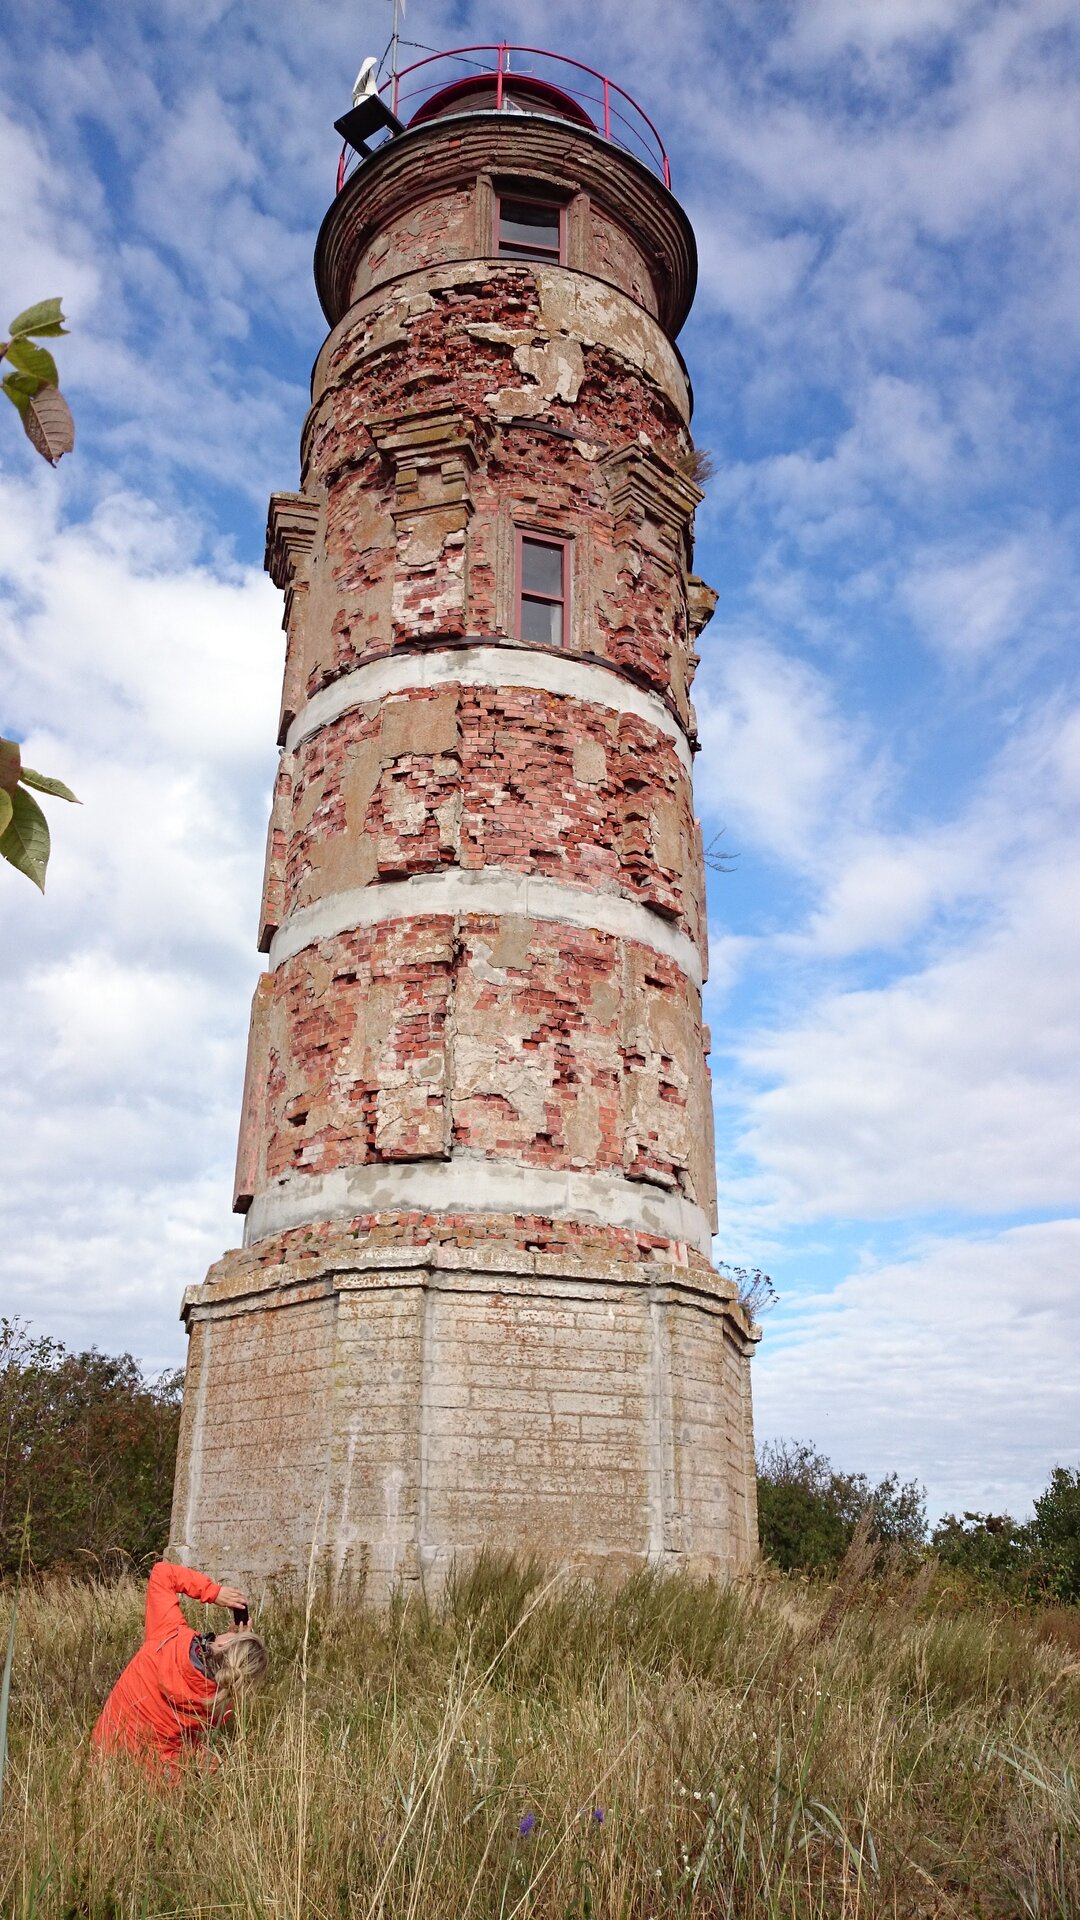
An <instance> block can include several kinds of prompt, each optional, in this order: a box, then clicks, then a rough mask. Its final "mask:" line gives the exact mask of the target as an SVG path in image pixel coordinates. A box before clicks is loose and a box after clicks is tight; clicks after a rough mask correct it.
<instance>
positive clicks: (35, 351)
mask: <svg viewBox="0 0 1080 1920" xmlns="http://www.w3.org/2000/svg"><path fill="white" fill-rule="evenodd" d="M7 357H8V359H9V360H10V362H11V364H12V366H13V367H18V369H19V372H20V373H32V374H34V375H35V376H36V377H37V379H39V380H43V381H44V382H45V385H46V386H48V387H55V386H58V385H59V382H60V375H59V374H58V373H57V371H56V361H55V360H54V359H53V357H52V354H51V353H50V352H49V349H48V347H36V346H35V345H34V342H33V341H32V340H13V341H12V342H11V345H10V346H9V348H8V350H7Z"/></svg>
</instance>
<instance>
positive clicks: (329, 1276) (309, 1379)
mask: <svg viewBox="0 0 1080 1920" xmlns="http://www.w3.org/2000/svg"><path fill="white" fill-rule="evenodd" d="M493 1249H494V1250H495V1251H496V1252H498V1251H499V1249H498V1243H497V1242H487V1243H485V1244H484V1245H483V1247H482V1248H478V1249H475V1250H473V1251H472V1252H470V1251H469V1250H468V1249H461V1250H458V1249H455V1248H452V1247H451V1246H450V1245H448V1244H447V1243H446V1242H445V1241H444V1242H442V1243H440V1244H437V1245H433V1246H429V1247H427V1248H426V1249H425V1248H424V1247H423V1246H422V1245H421V1246H416V1245H413V1246H409V1247H408V1248H407V1249H406V1250H401V1251H399V1252H398V1253H397V1254H396V1256H395V1254H394V1252H393V1250H392V1249H391V1248H390V1247H389V1246H387V1247H384V1248H383V1249H382V1253H381V1262H380V1256H379V1254H378V1252H377V1251H376V1250H375V1249H373V1248H371V1247H370V1246H366V1247H365V1251H364V1254H363V1255H362V1256H361V1257H362V1258H363V1260H364V1262H365V1264H363V1265H361V1264H360V1261H359V1258H358V1256H357V1253H356V1252H355V1251H354V1252H353V1253H352V1256H351V1258H350V1253H349V1249H348V1246H347V1245H346V1244H345V1243H344V1241H343V1240H342V1239H341V1238H340V1237H339V1238H338V1239H337V1241H336V1242H331V1243H330V1244H329V1245H327V1244H326V1243H324V1249H323V1253H322V1256H321V1259H320V1258H316V1257H315V1256H313V1255H312V1254H310V1253H309V1254H308V1255H307V1257H306V1259H305V1260H303V1261H298V1260H297V1258H296V1256H295V1254H294V1255H292V1257H291V1259H290V1257H289V1255H287V1254H286V1264H285V1265H284V1267H271V1268H270V1269H269V1270H268V1269H267V1268H266V1267H265V1266H261V1265H255V1264H251V1263H250V1257H248V1261H247V1262H246V1261H245V1256H232V1257H230V1259H229V1260H228V1261H225V1262H222V1263H221V1264H220V1265H219V1267H218V1268H216V1269H213V1270H212V1272H211V1275H210V1278H209V1280H208V1283H207V1285H206V1286H205V1287H203V1288H201V1289H199V1290H198V1292H197V1294H193V1296H192V1297H191V1300H190V1302H189V1313H190V1316H191V1323H192V1343H193V1344H192V1366H193V1367H195V1366H196V1365H199V1366H200V1367H201V1368H202V1369H203V1371H204V1372H205V1374H206V1375H207V1377H210V1376H211V1375H213V1377H215V1378H217V1379H220V1380H222V1381H226V1380H227V1381H230V1382H231V1383H233V1385H234V1388H235V1390H236V1391H237V1393H238V1394H242V1393H243V1390H244V1389H243V1382H244V1380H245V1379H246V1378H247V1376H248V1374H249V1372H250V1370H251V1369H252V1368H255V1367H257V1368H258V1369H259V1370H260V1375H261V1378H262V1379H263V1380H265V1383H266V1390H265V1391H260V1392H257V1393H256V1395H255V1396H254V1403H253V1404H254V1411H255V1416H256V1421H257V1429H256V1430H257V1433H258V1436H259V1438H258V1457H259V1458H260V1460H262V1461H263V1462H264V1463H265V1462H267V1461H268V1460H269V1459H270V1458H271V1449H273V1456H272V1457H273V1460H274V1464H273V1466H272V1467H271V1468H270V1469H269V1471H268V1476H267V1479H266V1482H265V1484H264V1486H263V1487H262V1488H261V1489H260V1491H259V1494H258V1497H257V1498H256V1500H255V1504H254V1507H253V1509H252V1510H251V1511H250V1512H249V1511H248V1508H247V1500H248V1496H249V1487H250V1481H251V1453H252V1447H253V1440H252V1429H251V1427H250V1426H249V1427H248V1428H247V1429H246V1430H245V1428H244V1426H243V1424H242V1423H241V1422H240V1421H239V1420H238V1419H237V1418H236V1417H235V1416H234V1414H233V1413H232V1412H231V1410H230V1406H229V1404H228V1401H227V1400H226V1398H225V1396H224V1395H223V1394H221V1393H217V1394H206V1393H204V1394H203V1396H202V1398H201V1399H199V1398H198V1397H197V1396H192V1397H190V1398H189V1401H188V1404H187V1406H186V1408H185V1429H184V1438H183V1443H182V1444H183V1449H184V1451H185V1454H190V1453H194V1454H195V1455H196V1456H197V1459H198V1460H199V1461H201V1462H202V1465H201V1468H200V1469H199V1472H200V1473H201V1479H200V1480H199V1483H198V1496H197V1499H196V1501H195V1503H194V1506H195V1509H197V1511H198V1515H199V1517H198V1520H197V1521H196V1522H195V1524H194V1525H193V1526H191V1527H190V1528H189V1527H188V1522H189V1510H185V1512H184V1513H183V1514H181V1513H179V1512H178V1514H177V1517H176V1521H175V1524H174V1543H175V1545H176V1547H177V1549H178V1550H179V1551H181V1552H185V1553H192V1552H194V1551H197V1552H198V1553H200V1554H201V1555H202V1557H203V1558H204V1559H205V1560H207V1561H208V1563H210V1564H213V1565H214V1566H215V1568H216V1569H218V1570H228V1571H230V1572H233V1573H237V1574H243V1576H244V1577H245V1578H251V1577H252V1576H254V1577H255V1578H256V1579H258V1578H265V1577H270V1576H274V1575H277V1574H279V1573H281V1572H282V1571H283V1570H287V1569H293V1570H295V1571H296V1572H297V1573H302V1572H303V1571H304V1569H306V1567H307V1565H308V1562H309V1558H310V1556H311V1552H312V1547H313V1545H314V1548H315V1554H316V1561H317V1564H319V1565H321V1566H325V1567H326V1568H327V1570H328V1571H329V1573H330V1575H331V1576H332V1577H333V1578H334V1579H336V1580H338V1581H340V1582H342V1583H343V1584H350V1583H358V1582H359V1581H361V1580H362V1581H364V1582H365V1584H366V1587H367V1590H368V1591H369V1592H371V1591H374V1592H385V1591H386V1590H387V1589H388V1588H389V1587H390V1586H391V1585H392V1584H393V1582H394V1581H395V1580H398V1579H402V1578H404V1579H412V1578H416V1577H418V1576H429V1577H430V1576H432V1575H434V1576H438V1575H439V1574H440V1573H442V1572H444V1571H445V1569H446V1568H447V1567H448V1565H449V1564H450V1562H451V1560H452V1559H453V1557H454V1556H455V1555H457V1554H463V1553H469V1552H471V1551H475V1550H476V1549H478V1548H480V1547H482V1546H485V1545H489V1546H491V1545H493V1546H498V1547H500V1548H503V1549H512V1550H518V1551H521V1552H530V1551H535V1550H537V1548H539V1549H540V1550H541V1551H543V1550H544V1549H545V1547H546V1548H547V1549H548V1550H549V1551H551V1550H552V1549H553V1547H554V1546H555V1545H556V1543H559V1542H563V1543H566V1542H573V1543H574V1559H575V1563H576V1564H577V1565H578V1566H579V1567H582V1568H588V1567H599V1566H601V1565H606V1566H607V1567H609V1568H610V1567H611V1566H612V1565H614V1566H616V1567H618V1566H623V1567H626V1568H629V1567H631V1566H634V1565H638V1564H641V1563H642V1562H643V1561H645V1560H648V1559H651V1560H654V1561H656V1562H657V1563H667V1564H672V1565H674V1564H682V1565H685V1566H687V1567H689V1568H691V1569H693V1570H696V1571H700V1572H708V1571H714V1570H715V1568H716V1566H717V1564H718V1562H719V1563H720V1564H723V1565H725V1566H728V1567H738V1566H741V1565H745V1564H746V1563H747V1561H748V1559H749V1558H750V1557H751V1555H752V1551H753V1542H754V1534H755V1529H756V1513H755V1507H754V1499H753V1479H752V1475H750V1476H749V1477H748V1476H747V1474H746V1472H745V1471H744V1462H745V1459H746V1446H745V1443H746V1439H747V1437H748V1432H747V1425H746V1422H747V1418H748V1405H747V1402H746V1398H745V1393H744V1381H745V1372H746V1363H745V1355H746V1341H745V1337H744V1336H743V1335H741V1334H740V1331H739V1322H738V1317H737V1312H736V1316H735V1318H732V1315H731V1311H730V1303H729V1301H728V1300H725V1298H724V1297H723V1291H722V1288H721V1287H720V1286H719V1285H718V1283H717V1282H716V1280H715V1277H711V1278H710V1277H709V1276H708V1275H706V1274H705V1273H703V1272H701V1271H693V1270H692V1269H690V1268H687V1269H685V1270H682V1271H679V1270H675V1269H673V1268H672V1267H671V1266H670V1265H668V1264H666V1263H659V1264H653V1265H649V1264H647V1263H645V1262H638V1263H636V1264H633V1265H630V1264H624V1265H623V1266H622V1267H621V1269H620V1268H619V1267H618V1265H617V1264H616V1263H613V1262H611V1261H607V1262H605V1263H604V1264H603V1265H602V1266H600V1267H595V1266H592V1265H591V1264H590V1263H589V1262H588V1261H587V1260H582V1259H580V1258H574V1259H573V1260H568V1259H566V1258H565V1257H560V1256H553V1255H550V1254H549V1255H537V1254H535V1253H525V1252H521V1251H517V1252H514V1253H513V1254H509V1252H508V1250H507V1257H504V1259H503V1260H502V1262H501V1266H502V1270H500V1267H499V1265H496V1263H495V1262H494V1261H493V1259H492V1250H493ZM275 1251H276V1252H278V1253H279V1254H282V1253H285V1249H284V1247H283V1246H281V1244H280V1243H279V1244H278V1246H277V1247H276V1249H275ZM305 1268H306V1269H307V1272H306V1274H305V1271H304V1270H305ZM282 1273H284V1276H285V1279H286V1281H287V1282H288V1283H291V1284H289V1285H287V1287H286V1289H285V1291H283V1292H281V1293H279V1294H277V1295H276V1296H271V1297H273V1298H274V1299H275V1305H274V1308H273V1311H268V1310H267V1298H268V1296H267V1295H266V1294H265V1293H262V1292H260V1290H259V1289H260V1287H261V1286H262V1285H263V1284H264V1282H265V1280H266V1279H267V1278H268V1277H272V1278H280V1276H281V1275H282ZM316 1274H318V1279H316V1278H315V1277H314V1276H315V1275H316ZM302 1275H303V1278H301V1276H302ZM312 1356H317V1359H318V1363H319V1364H318V1371H317V1374H316V1373H313V1372H311V1371H310V1370H309V1363H310V1359H311V1357H312ZM294 1360H295V1367H294V1365H293V1362H294ZM305 1420H306V1427H305ZM688 1439H689V1440H690V1441H691V1444H689V1445H688V1444H687V1441H688ZM210 1461H213V1462H214V1477H213V1478H210V1477H208V1476H209V1468H208V1464H207V1463H209V1462H210ZM186 1529H187V1530H186ZM238 1541H240V1542H243V1552H244V1556H245V1557H243V1558H240V1559H238V1557H237V1543H238Z"/></svg>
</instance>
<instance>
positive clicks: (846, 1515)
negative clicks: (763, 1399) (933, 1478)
mask: <svg viewBox="0 0 1080 1920" xmlns="http://www.w3.org/2000/svg"><path fill="white" fill-rule="evenodd" d="M757 1487H758V1534H759V1538H760V1541H761V1551H762V1553H763V1554H764V1555H765V1557H766V1559H768V1560H771V1561H772V1562H773V1564H774V1565H775V1566H777V1567H780V1568H781V1569H782V1571H783V1572H785V1573H831V1572H834V1571H835V1569H836V1568H837V1567H838V1566H839V1564H840V1562H841V1560H842V1559H843V1557H844V1555H845V1553H846V1552H847V1550H848V1547H849V1546H850V1545H851V1540H852V1535H853V1534H854V1532H855V1528H856V1526H857V1525H858V1522H859V1519H860V1517H861V1515H862V1514H863V1513H865V1512H867V1511H869V1512H870V1514H871V1515H872V1522H873V1524H872V1537H873V1538H875V1539H876V1540H878V1541H880V1542H881V1543H882V1544H883V1545H885V1544H890V1545H893V1546H896V1547H898V1548H899V1549H900V1550H901V1551H902V1552H904V1553H907V1554H914V1553H915V1552H916V1550H917V1549H918V1548H920V1547H921V1546H922V1543H923V1542H924V1540H925V1539H926V1511H925V1507H924V1495H923V1492H922V1489H921V1488H920V1487H918V1486H916V1484H915V1482H914V1481H901V1480H900V1478H899V1476H898V1475H897V1474H895V1473H890V1474H889V1475H888V1476H887V1477H886V1478H885V1479H884V1480H881V1481H879V1482H878V1484H877V1486H872V1485H871V1483H870V1481H869V1480H868V1479H867V1477H866V1475H865V1474H863V1473H840V1472H838V1471H837V1469H836V1468H835V1467H834V1466H833V1465H832V1463H831V1462H830V1461H829V1460H827V1459H826V1457H825V1455H824V1454H823V1453H819V1452H818V1450H817V1448H816V1447H813V1446H811V1445H810V1443H809V1442H808V1441H799V1440H774V1441H771V1442H770V1443H769V1444H768V1445H767V1446H766V1447H764V1448H763V1449H762V1453H761V1458H760V1461H759V1464H758V1482H757Z"/></svg>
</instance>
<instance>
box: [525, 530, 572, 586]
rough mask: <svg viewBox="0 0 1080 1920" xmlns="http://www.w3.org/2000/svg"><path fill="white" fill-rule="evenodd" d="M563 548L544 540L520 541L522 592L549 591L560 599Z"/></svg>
mask: <svg viewBox="0 0 1080 1920" xmlns="http://www.w3.org/2000/svg"><path fill="white" fill-rule="evenodd" d="M562 569H563V550H562V548H561V547H553V546H550V545H549V544H548V542H547V541H546V540H523V541H522V543H521V590H522V592H523V593H549V594H550V595H551V598H552V599H553V600H561V599H562V591H563V584H562Z"/></svg>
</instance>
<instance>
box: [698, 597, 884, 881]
mask: <svg viewBox="0 0 1080 1920" xmlns="http://www.w3.org/2000/svg"><path fill="white" fill-rule="evenodd" d="M706 647H707V654H706V665H705V666H704V668H703V669H702V672H701V674H700V675H699V678H698V680H697V682H696V683H695V688H694V694H695V704H696V707H697V714H698V726H699V731H700V735H701V755H700V758H699V760H698V763H697V767H696V770H695V790H696V792H697V796H698V802H699V804H700V805H701V806H702V808H703V810H704V811H705V812H708V813H710V814H715V815H716V816H718V817H719V818H720V819H722V820H724V821H725V822H726V823H727V824H728V826H729V827H731V828H733V829H734V830H735V833H736V834H737V835H739V836H742V835H746V836H749V837H750V839H751V840H752V842H753V844H754V845H755V846H756V847H757V848H760V849H763V850H766V851H768V852H769V853H770V854H772V855H774V856H777V857H780V858H782V859H785V860H789V861H793V862H796V863H800V864H801V863H803V862H804V861H806V860H807V859H808V858H809V857H810V855H811V850H812V848H813V847H814V844H815V842H816V841H817V840H818V839H819V836H820V834H821V832H822V830H823V828H824V824H825V821H826V818H827V815H828V814H829V812H830V810H831V808H832V806H833V804H834V803H835V801H836V798H837V796H838V794H839V793H841V792H843V793H844V794H845V814H846V817H847V818H848V819H849V820H853V819H855V818H857V817H858V814H859V811H860V809H861V808H862V807H863V806H864V805H865V804H866V801H867V795H868V789H869V787H870V784H871V780H870V776H869V774H868V773H867V772H866V770H865V768H864V767H860V764H859V754H858V735H857V731H856V728H855V727H854V725H853V724H852V723H851V722H845V721H844V720H843V719H842V717H841V716H840V714H839V713H838V712H837V710H836V706H835V703H834V696H833V691H832V689H831V688H830V686H829V684H828V682H827V681H826V680H825V678H824V677H823V676H822V675H821V674H819V673H817V672H816V671H815V670H814V668H812V667H811V666H809V665H807V664H806V663H804V662H802V661H799V660H796V659H794V658H792V657H791V656H790V655H788V654H785V653H783V652H781V650H780V649H779V648H778V647H775V646H773V645H771V644H770V643H769V642H768V641H766V640H763V639H760V638H757V637H755V636H753V635H742V634H739V633H737V632H731V631H728V632H725V631H724V628H723V625H722V623H721V622H720V621H714V622H713V625H712V626H711V627H710V629H709V633H708V638H707V641H706ZM733 844H734V842H733Z"/></svg>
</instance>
